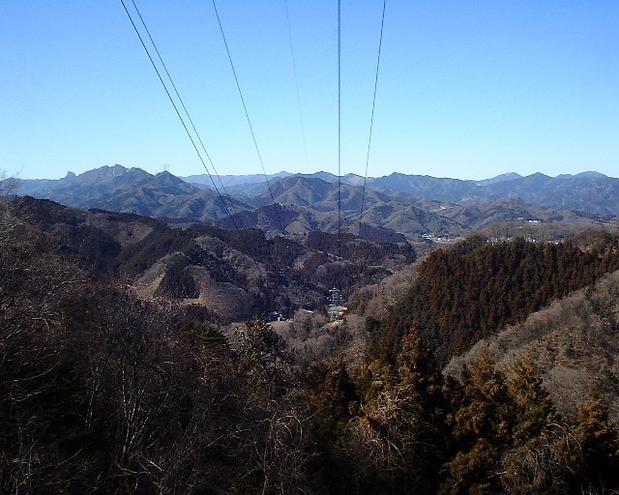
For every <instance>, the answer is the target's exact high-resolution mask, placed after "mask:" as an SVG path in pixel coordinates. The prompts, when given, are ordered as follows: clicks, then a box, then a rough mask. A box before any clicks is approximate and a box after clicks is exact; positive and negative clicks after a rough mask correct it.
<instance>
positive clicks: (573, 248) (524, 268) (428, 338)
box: [380, 234, 619, 364]
mask: <svg viewBox="0 0 619 495" xmlns="http://www.w3.org/2000/svg"><path fill="white" fill-rule="evenodd" d="M617 269H619V242H618V239H617V237H615V236H612V235H610V234H608V235H599V239H597V240H595V239H593V238H592V239H591V240H590V242H589V243H588V244H587V246H585V247H582V246H580V245H578V243H577V242H575V241H567V242H562V243H556V244H555V243H541V244H540V243H531V242H526V241H524V240H523V239H517V240H515V241H512V242H500V243H494V244H490V243H488V242H487V241H484V240H482V239H472V240H468V241H466V242H462V243H460V244H457V245H456V246H454V247H452V248H447V249H440V250H437V251H435V252H433V253H431V254H430V255H429V256H428V258H427V259H426V260H425V261H424V262H423V263H422V264H421V265H420V267H419V270H418V276H417V278H416V280H415V283H414V284H413V287H412V288H411V289H410V291H409V293H408V294H407V296H406V297H404V299H403V300H402V301H401V302H400V303H399V304H398V305H397V306H396V307H395V308H394V309H393V311H392V314H391V316H390V317H389V319H388V324H387V328H388V331H386V332H385V333H384V334H383V335H381V337H380V342H381V343H380V346H384V347H385V352H389V349H391V348H394V347H395V348H397V347H398V346H399V345H400V342H401V341H402V338H403V337H404V336H405V335H406V334H407V333H408V332H410V331H411V330H417V331H418V332H419V334H420V336H421V337H422V339H423V341H424V344H425V345H426V346H428V348H431V349H433V352H434V355H435V357H436V358H437V359H438V360H439V362H441V363H443V364H444V363H446V362H447V360H449V358H450V357H452V356H454V355H458V354H461V353H462V352H464V351H466V350H468V349H469V348H470V347H471V346H472V345H473V344H474V343H475V342H477V341H478V340H480V339H482V338H485V337H488V336H490V335H492V334H493V333H495V332H496V331H498V330H499V329H500V328H502V327H503V326H505V325H507V324H513V323H516V322H519V321H523V320H524V319H525V318H526V317H527V316H528V315H529V314H530V313H532V312H533V311H536V310H538V309H540V308H541V307H542V306H544V305H546V304H548V303H549V302H551V301H552V300H553V299H556V298H560V297H564V296H566V295H567V294H569V293H570V292H572V291H574V290H577V289H580V288H582V287H584V286H586V285H589V284H591V283H593V282H595V280H597V279H598V278H599V277H600V276H601V275H603V274H605V273H608V272H611V271H614V270H617Z"/></svg>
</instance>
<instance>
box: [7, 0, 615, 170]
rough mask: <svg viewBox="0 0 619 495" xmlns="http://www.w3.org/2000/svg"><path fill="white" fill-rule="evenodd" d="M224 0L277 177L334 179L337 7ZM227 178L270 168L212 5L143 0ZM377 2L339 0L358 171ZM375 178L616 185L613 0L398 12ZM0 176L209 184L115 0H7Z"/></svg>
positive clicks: (391, 8) (469, 1)
mask: <svg viewBox="0 0 619 495" xmlns="http://www.w3.org/2000/svg"><path fill="white" fill-rule="evenodd" d="M288 2H289V7H290V15H291V22H292V26H293V39H294V47H295V50H296V55H297V65H298V74H299V84H300V92H301V99H302V113H303V118H304V121H305V131H306V132H305V135H306V142H307V154H306V153H305V152H304V147H303V139H302V136H301V132H300V124H299V118H298V111H297V103H296V97H295V90H294V79H293V76H292V65H291V57H290V49H289V44H288V34H287V27H286V17H285V4H284V0H219V2H218V5H219V9H220V13H221V16H222V20H223V22H224V26H225V27H226V29H227V35H228V38H229V42H230V47H231V50H232V55H233V57H234V58H235V62H236V65H237V69H238V73H239V77H240V80H241V85H242V86H243V88H244V91H245V96H246V99H247V104H248V107H249V110H250V113H251V115H252V118H253V120H254V125H255V128H256V134H257V138H258V141H259V143H260V146H261V148H262V152H263V155H264V162H265V166H266V169H267V172H269V173H273V172H276V171H279V170H284V169H285V170H288V171H292V172H296V171H299V172H311V171H317V170H327V171H331V172H334V173H335V172H336V157H337V155H336V150H337V148H336V3H337V2H336V0H311V1H309V0H288ZM139 5H140V6H141V9H142V13H143V15H144V17H145V19H146V21H147V22H148V23H149V27H150V29H151V32H152V34H153V35H154V37H155V39H156V40H157V42H158V44H159V48H160V50H161V52H162V54H163V55H164V57H165V58H166V59H167V62H168V66H169V68H170V69H171V71H172V73H173V75H174V77H175V79H176V82H177V84H178V86H179V89H180V90H181V92H182V93H183V94H184V97H185V100H186V102H187V103H188V104H189V107H190V110H191V112H192V113H193V116H194V120H195V122H196V124H197V126H198V128H199V129H200V131H201V133H202V136H203V138H205V140H206V142H207V146H208V148H209V151H210V152H211V154H212V157H213V159H214V161H215V163H216V165H217V168H218V169H219V172H220V173H221V174H239V173H258V172H259V171H260V168H259V164H258V161H257V159H256V156H255V153H254V150H253V147H252V143H251V140H250V135H249V132H248V129H247V125H246V122H245V120H244V116H243V113H242V108H241V105H240V101H239V99H238V96H237V94H236V92H235V91H236V90H235V87H234V80H233V79H232V75H231V72H230V69H229V67H228V65H227V59H226V58H225V51H224V48H223V44H222V42H221V39H220V37H219V32H218V30H217V25H216V21H215V17H214V14H213V10H212V5H211V3H210V2H209V1H206V0H199V1H198V0H174V1H172V0H166V1H164V0H140V2H139ZM381 7H382V1H381V0H342V9H343V34H342V36H343V44H344V46H343V61H342V64H343V67H342V70H343V91H344V93H343V108H342V112H343V118H344V122H343V165H342V168H343V172H344V173H346V172H355V173H359V174H362V173H363V165H364V155H365V147H366V140H367V128H368V121H369V113H370V104H371V94H372V85H373V71H374V64H375V56H376V49H377V41H378V31H379V22H380V18H379V15H380V10H381ZM383 49H384V52H383V57H384V58H383V65H382V72H381V79H380V84H379V93H378V101H377V109H376V122H375V134H374V148H373V154H372V159H371V163H370V175H372V176H379V175H385V174H388V173H391V172H393V171H400V172H404V173H419V174H428V175H434V176H441V177H458V178H475V179H477V178H485V177H490V176H493V175H496V174H499V173H503V172H507V171H516V172H519V173H522V174H528V173H532V172H535V171H541V172H544V173H547V174H550V175H556V174H559V173H578V172H581V171H585V170H597V171H599V172H602V173H606V174H609V175H614V176H618V175H619V2H618V1H617V0H608V1H606V0H588V1H585V0H544V1H540V0H520V1H517V0H500V1H499V0H476V1H473V0H457V1H456V0H441V1H436V0H426V1H416V0H388V5H387V18H386V22H385V37H384V45H383ZM0 117H1V118H0V169H4V170H6V171H8V172H9V173H12V174H15V173H19V174H20V176H21V177H24V178H38V177H49V178H56V177H61V176H63V175H65V174H66V172H67V171H68V170H71V171H74V172H77V173H79V172H82V171H85V170H87V169H90V168H94V167H97V166H100V165H105V164H113V163H121V164H123V165H126V166H139V167H142V168H144V169H146V170H148V171H151V172H159V171H161V170H162V169H163V167H164V165H165V164H169V167H170V171H171V172H172V173H174V174H177V175H187V174H197V173H202V168H201V165H200V163H199V162H198V160H197V158H196V157H195V155H194V152H193V150H192V148H191V146H190V144H189V142H188V141H187V138H186V136H185V135H184V134H183V131H182V129H181V128H180V126H179V124H178V122H177V120H176V119H177V118H176V115H175V114H174V113H173V110H172V108H171V106H170V105H169V102H168V101H167V99H166V97H165V94H164V93H163V91H162V89H161V87H160V86H159V83H158V81H157V80H156V78H155V75H154V72H153V70H152V68H151V67H150V65H149V63H148V60H147V59H146V57H145V54H144V53H143V51H142V48H141V46H140V45H139V42H138V40H137V38H136V36H135V34H134V32H133V31H132V29H131V26H130V24H129V22H128V20H127V18H126V17H125V13H124V11H123V9H122V6H121V4H120V1H118V0H53V1H52V0H0Z"/></svg>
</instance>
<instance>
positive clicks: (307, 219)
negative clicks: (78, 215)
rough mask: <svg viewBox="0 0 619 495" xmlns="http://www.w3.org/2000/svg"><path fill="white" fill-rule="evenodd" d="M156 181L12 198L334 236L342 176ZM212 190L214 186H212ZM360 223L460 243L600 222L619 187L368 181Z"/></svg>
mask: <svg viewBox="0 0 619 495" xmlns="http://www.w3.org/2000/svg"><path fill="white" fill-rule="evenodd" d="M269 182H270V185H271V192H272V193H273V197H274V198H275V201H276V202H277V203H279V205H278V206H276V207H273V198H272V197H271V194H270V192H269V191H268V189H267V186H266V183H265V180H264V176H262V175H248V176H221V182H218V186H219V189H220V191H221V192H225V194H224V196H225V197H226V199H225V201H223V202H222V199H221V198H220V197H219V196H218V194H217V193H216V192H215V191H214V190H213V188H212V183H211V181H210V178H209V177H208V176H204V175H199V176H191V177H185V178H179V177H176V176H174V175H172V174H170V173H169V172H161V173H159V174H156V175H152V174H150V173H148V172H146V171H144V170H142V169H140V168H125V167H123V166H121V165H114V166H111V167H110V166H104V167H100V168H97V169H94V170H90V171H88V172H85V173H83V174H80V175H75V174H73V173H69V174H67V176H66V177H65V178H63V179H60V180H20V179H18V180H16V181H15V187H14V192H15V193H16V194H18V195H30V196H33V197H37V198H42V199H51V200H54V201H57V202H59V203H62V204H65V205H67V206H71V207H77V208H85V209H88V208H97V209H103V210H109V211H117V212H124V213H136V214H140V215H145V216H150V217H160V218H170V219H182V220H187V221H201V222H208V223H218V224H219V225H221V226H224V227H229V228H232V227H235V226H236V227H239V226H242V227H259V228H262V229H264V230H267V231H269V230H273V231H275V232H280V233H281V232H284V233H289V234H307V232H310V231H314V230H323V231H332V230H333V229H334V227H335V224H336V221H337V218H336V212H337V198H338V193H337V185H336V183H337V177H336V176H335V175H332V174H330V173H328V172H318V173H315V174H291V173H289V172H280V173H277V174H274V175H271V176H269ZM341 182H342V187H341V206H342V212H343V217H344V219H343V223H344V227H345V228H346V229H348V230H349V231H351V232H355V229H356V231H357V232H358V228H359V227H358V221H359V212H360V209H361V203H362V201H363V195H364V191H363V182H364V179H363V177H360V176H357V175H354V174H348V175H346V176H343V177H342V178H341ZM209 186H210V187H209ZM364 210H365V213H364V217H363V222H364V223H365V224H368V225H369V226H372V227H374V228H381V229H388V230H390V231H394V232H400V233H403V234H405V235H407V236H415V235H421V234H433V235H461V234H463V233H466V232H469V231H470V230H472V229H475V228H480V227H483V226H485V225H488V224H489V223H492V222H496V221H521V222H535V223H537V222H555V223H556V222H562V223H570V224H574V223H575V224H580V225H586V224H599V223H604V222H607V221H611V220H612V219H613V218H615V217H616V216H617V215H618V214H619V179H616V178H612V177H607V176H605V175H603V174H599V173H596V172H585V173H581V174H577V175H567V174H566V175H559V176H557V177H548V176H546V175H543V174H540V173H537V174H533V175H529V176H526V177H522V176H520V175H518V174H514V173H509V174H503V175H500V176H498V177H494V178H491V179H487V180H482V181H472V180H459V179H449V178H435V177H429V176H419V175H406V174H401V173H393V174H391V175H388V176H384V177H379V178H368V180H367V191H366V196H365V208H364Z"/></svg>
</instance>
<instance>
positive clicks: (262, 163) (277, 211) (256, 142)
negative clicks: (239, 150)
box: [212, 0, 284, 229]
mask: <svg viewBox="0 0 619 495" xmlns="http://www.w3.org/2000/svg"><path fill="white" fill-rule="evenodd" d="M212 3H213V10H214V11H215V17H216V18H217V24H218V25H219V32H220V33H221V39H222V41H223V43H224V46H225V48H226V55H227V56H228V62H229V63H230V68H231V69H232V74H233V76H234V81H235V83H236V89H237V90H238V93H239V97H240V98H241V104H242V105H243V111H244V113H245V119H246V120H247V125H248V126H249V132H250V134H251V138H252V141H253V143H254V148H255V150H256V154H257V156H258V161H259V162H260V167H261V168H262V175H264V181H265V182H266V185H267V188H268V189H269V194H270V195H271V199H272V200H273V206H274V207H275V212H276V215H277V217H278V220H279V223H280V226H281V228H282V229H283V228H284V224H283V222H282V220H281V217H280V215H279V210H278V208H277V201H275V195H274V194H273V189H272V188H271V183H270V182H269V178H268V176H267V173H266V169H265V167H264V160H263V159H262V153H261V152H260V147H259V146H258V140H257V139H256V133H255V132H254V126H253V124H252V121H251V118H250V116H249V111H248V110H247V104H246V103H245V97H244V96H243V90H242V89H241V84H240V82H239V78H238V75H237V73H236V68H235V66H234V62H233V60H232V54H231V53H230V47H229V45H228V39H227V37H226V33H225V31H224V26H223V23H222V22H221V17H220V16H219V11H218V10H217V3H216V2H215V0H212Z"/></svg>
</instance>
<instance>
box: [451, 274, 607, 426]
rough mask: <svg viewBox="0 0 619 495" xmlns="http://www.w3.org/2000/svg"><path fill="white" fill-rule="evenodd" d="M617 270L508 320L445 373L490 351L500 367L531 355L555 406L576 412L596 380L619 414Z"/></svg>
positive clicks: (529, 357) (596, 383)
mask: <svg viewBox="0 0 619 495" xmlns="http://www.w3.org/2000/svg"><path fill="white" fill-rule="evenodd" d="M618 332H619V271H615V272H614V273H611V274H609V275H607V276H605V277H603V278H602V279H601V280H599V281H598V282H597V283H596V284H595V285H594V286H592V287H589V288H587V289H585V290H581V291H578V292H576V293H574V294H571V295H570V296H569V297H567V298H565V299H560V300H558V301H555V302H553V303H552V304H550V305H549V306H548V307H546V308H544V309H542V310H541V311H538V312H536V313H533V314H531V315H530V316H529V317H528V318H527V319H526V320H525V321H523V322H522V323H518V324H515V325H511V326H507V327H505V328H504V329H502V330H501V331H500V332H499V333H498V334H496V335H493V336H491V337H488V338H485V339H482V340H480V341H479V342H477V343H476V344H475V345H474V346H473V348H472V349H471V350H470V351H468V352H467V353H465V354H464V355H462V356H458V357H456V358H453V359H452V361H451V362H450V363H449V365H448V366H447V373H449V374H450V375H454V376H457V375H458V374H459V373H461V372H462V369H463V367H465V366H466V365H467V364H468V363H471V362H473V361H475V360H476V359H479V356H480V355H481V354H483V353H488V354H490V355H492V356H493V357H494V359H495V360H496V362H497V368H499V369H503V370H505V369H508V368H509V367H510V366H512V364H513V363H514V362H515V361H517V360H519V359H530V360H532V361H533V362H535V363H536V365H537V367H538V368H539V369H540V371H541V372H542V373H543V378H544V387H545V388H546V390H548V392H549V393H550V395H551V397H552V398H553V402H554V403H555V405H556V407H557V408H558V409H559V410H561V411H562V412H563V413H564V414H573V413H574V412H575V411H576V410H577V409H578V408H579V407H581V406H582V404H583V401H584V400H585V398H586V396H587V393H588V391H589V390H590V389H591V388H593V387H595V386H598V387H599V390H600V392H601V393H602V394H603V395H605V396H606V398H607V399H608V401H609V402H610V404H611V411H612V413H613V415H614V416H617V417H619V333H618Z"/></svg>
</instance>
